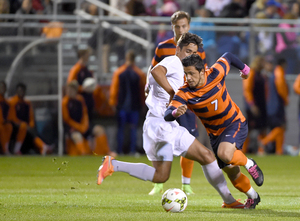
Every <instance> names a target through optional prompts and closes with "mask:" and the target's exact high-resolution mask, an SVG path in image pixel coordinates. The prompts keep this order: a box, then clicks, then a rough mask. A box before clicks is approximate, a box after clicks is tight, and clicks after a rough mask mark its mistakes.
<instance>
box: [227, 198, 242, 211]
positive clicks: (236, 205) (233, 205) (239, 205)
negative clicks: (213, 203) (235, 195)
mask: <svg viewBox="0 0 300 221" xmlns="http://www.w3.org/2000/svg"><path fill="white" fill-rule="evenodd" d="M239 201H241V199H238V200H236V201H235V202H233V203H230V204H227V203H225V202H223V204H222V208H230V209H244V207H245V205H244V204H242V203H240V202H239Z"/></svg>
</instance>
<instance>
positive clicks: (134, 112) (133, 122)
mask: <svg viewBox="0 0 300 221" xmlns="http://www.w3.org/2000/svg"><path fill="white" fill-rule="evenodd" d="M145 84H146V74H145V73H144V72H143V71H142V70H140V69H139V68H138V67H137V66H136V65H135V53H134V52H133V51H132V50H130V51H128V52H127V53H126V61H125V64H124V65H122V66H121V67H119V68H118V69H117V70H116V71H115V72H114V74H113V79H112V83H111V87H110V98H109V104H110V105H111V106H113V107H116V111H117V121H118V133H117V145H118V148H117V152H118V153H122V152H123V144H124V132H125V131H124V130H125V126H126V125H127V124H129V126H130V153H131V154H135V153H136V141H137V128H138V124H139V118H140V112H141V110H142V107H143V106H144V102H145V96H144V88H145Z"/></svg>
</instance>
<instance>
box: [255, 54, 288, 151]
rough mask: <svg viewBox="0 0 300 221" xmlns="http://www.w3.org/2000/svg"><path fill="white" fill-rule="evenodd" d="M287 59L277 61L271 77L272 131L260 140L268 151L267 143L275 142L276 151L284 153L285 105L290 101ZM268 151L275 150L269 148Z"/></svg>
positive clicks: (269, 116)
mask: <svg viewBox="0 0 300 221" xmlns="http://www.w3.org/2000/svg"><path fill="white" fill-rule="evenodd" d="M286 64H287V63H286V60H285V59H283V58H281V59H279V60H278V61H277V66H276V67H275V70H274V73H273V74H272V76H271V77H270V79H269V85H268V87H269V91H268V97H267V116H268V126H269V127H270V129H271V131H270V132H269V133H268V134H267V136H266V137H264V138H263V139H261V140H260V146H261V147H262V148H263V149H264V150H265V151H266V145H268V144H269V143H271V142H275V153H276V154H277V155H281V154H283V143H284V133H285V130H286V115H285V107H286V106H287V105H288V103H289V97H288V94H289V91H288V85H287V82H286V80H285V76H284V75H285V71H284V70H285V66H286ZM268 152H273V150H269V151H268Z"/></svg>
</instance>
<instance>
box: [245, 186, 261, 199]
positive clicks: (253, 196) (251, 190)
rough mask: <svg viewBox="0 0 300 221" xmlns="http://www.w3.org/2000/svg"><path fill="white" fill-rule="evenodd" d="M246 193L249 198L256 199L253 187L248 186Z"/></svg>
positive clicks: (256, 195)
mask: <svg viewBox="0 0 300 221" xmlns="http://www.w3.org/2000/svg"><path fill="white" fill-rule="evenodd" d="M246 195H247V196H248V197H249V198H251V199H256V198H257V197H258V194H257V192H256V191H255V190H254V189H253V187H251V188H250V190H248V191H247V192H246Z"/></svg>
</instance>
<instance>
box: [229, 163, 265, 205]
mask: <svg viewBox="0 0 300 221" xmlns="http://www.w3.org/2000/svg"><path fill="white" fill-rule="evenodd" d="M223 171H224V172H225V173H226V174H227V176H228V178H229V179H230V181H231V183H232V184H233V186H234V187H235V188H236V189H238V190H239V191H240V192H242V193H245V194H246V195H247V196H248V200H247V203H246V205H245V208H247V209H254V208H255V207H256V205H257V204H258V203H259V202H260V197H259V195H258V193H257V192H256V191H255V190H254V189H253V187H252V186H251V184H250V180H249V179H248V177H246V176H245V175H244V174H243V173H242V172H241V171H240V167H239V166H231V165H228V166H226V167H224V168H223Z"/></svg>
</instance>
